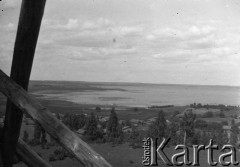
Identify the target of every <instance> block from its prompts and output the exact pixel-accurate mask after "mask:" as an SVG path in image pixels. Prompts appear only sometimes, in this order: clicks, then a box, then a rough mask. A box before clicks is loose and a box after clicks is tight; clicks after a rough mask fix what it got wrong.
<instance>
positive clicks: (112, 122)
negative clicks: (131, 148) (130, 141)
mask: <svg viewBox="0 0 240 167" xmlns="http://www.w3.org/2000/svg"><path fill="white" fill-rule="evenodd" d="M122 135H123V133H122V128H121V126H119V123H118V117H117V114H116V112H115V109H114V108H112V110H111V114H110V117H109V120H108V123H107V139H108V141H114V140H115V139H116V138H121V137H122Z"/></svg>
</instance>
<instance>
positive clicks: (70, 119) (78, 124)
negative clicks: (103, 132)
mask: <svg viewBox="0 0 240 167" xmlns="http://www.w3.org/2000/svg"><path fill="white" fill-rule="evenodd" d="M63 123H64V124H65V125H67V126H68V127H69V128H70V129H72V130H78V129H79V128H82V127H83V126H84V125H85V123H86V117H85V115H83V114H80V115H75V114H69V113H67V114H65V115H64V116H63Z"/></svg>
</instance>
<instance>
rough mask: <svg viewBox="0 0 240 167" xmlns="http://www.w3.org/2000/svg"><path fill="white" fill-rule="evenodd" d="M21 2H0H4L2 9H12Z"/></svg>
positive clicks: (5, 0)
mask: <svg viewBox="0 0 240 167" xmlns="http://www.w3.org/2000/svg"><path fill="white" fill-rule="evenodd" d="M20 2H21V1H18V0H2V2H0V4H1V3H2V9H3V10H11V9H15V8H17V7H19V6H20Z"/></svg>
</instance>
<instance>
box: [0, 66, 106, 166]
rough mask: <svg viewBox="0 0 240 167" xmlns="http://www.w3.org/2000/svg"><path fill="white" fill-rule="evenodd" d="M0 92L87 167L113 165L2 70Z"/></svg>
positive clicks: (0, 72) (0, 73)
mask: <svg viewBox="0 0 240 167" xmlns="http://www.w3.org/2000/svg"><path fill="white" fill-rule="evenodd" d="M0 91H1V92H2V93H3V94H4V95H5V96H6V97H7V98H8V99H9V100H11V102H12V103H13V104H15V105H16V106H17V107H18V108H19V109H21V110H22V111H23V112H25V113H27V114H28V115H30V116H31V117H32V118H33V119H34V120H36V121H37V122H39V123H40V124H41V126H42V127H43V128H44V129H45V130H46V132H47V133H48V134H49V135H50V136H51V137H53V138H54V139H55V140H56V141H58V142H59V143H60V144H61V145H62V146H63V147H64V148H65V149H66V150H68V151H69V152H70V153H72V154H73V155H74V156H75V157H76V159H78V160H79V161H80V162H81V163H82V165H84V166H86V167H110V166H111V165H110V164H109V163H108V162H107V161H106V160H105V159H104V158H103V157H102V156H101V155H99V154H98V153H96V152H95V151H94V150H93V149H92V148H91V147H90V146H88V144H87V143H85V142H84V141H83V140H82V139H80V138H79V137H78V136H77V135H76V134H75V133H74V132H72V131H71V130H70V129H69V128H68V127H67V126H66V125H64V124H63V123H62V122H61V121H59V120H58V119H57V118H55V117H54V116H53V115H52V114H51V112H50V111H49V110H48V109H47V108H46V107H44V106H42V105H41V104H40V103H39V102H38V101H37V100H36V99H35V98H34V97H33V96H31V95H30V94H28V93H27V92H26V91H25V90H24V89H23V88H22V87H21V86H19V85H18V84H16V83H15V82H14V81H13V80H12V79H11V78H9V77H8V76H7V75H6V74H5V73H4V72H3V71H1V70H0Z"/></svg>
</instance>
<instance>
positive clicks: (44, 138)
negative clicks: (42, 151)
mask: <svg viewBox="0 0 240 167" xmlns="http://www.w3.org/2000/svg"><path fill="white" fill-rule="evenodd" d="M40 142H41V145H42V148H44V147H45V145H46V144H47V139H46V131H45V130H44V129H43V128H41V141H40Z"/></svg>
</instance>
